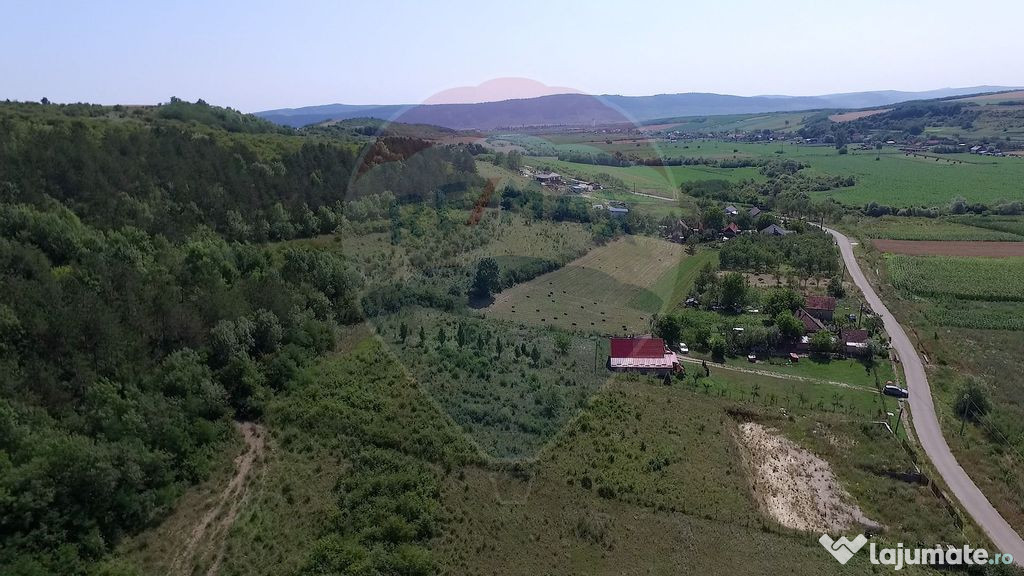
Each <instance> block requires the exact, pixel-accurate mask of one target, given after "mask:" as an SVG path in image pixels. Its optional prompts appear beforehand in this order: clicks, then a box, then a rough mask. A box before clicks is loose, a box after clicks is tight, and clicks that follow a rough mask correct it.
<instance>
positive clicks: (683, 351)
mask: <svg viewBox="0 0 1024 576" xmlns="http://www.w3.org/2000/svg"><path fill="white" fill-rule="evenodd" d="M679 353H680V354H689V353H690V349H689V348H687V347H686V342H680V343H679Z"/></svg>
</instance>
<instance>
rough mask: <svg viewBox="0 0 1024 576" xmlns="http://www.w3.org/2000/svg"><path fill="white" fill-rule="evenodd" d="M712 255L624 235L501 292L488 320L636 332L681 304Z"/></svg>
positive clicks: (608, 331) (655, 240)
mask: <svg viewBox="0 0 1024 576" xmlns="http://www.w3.org/2000/svg"><path fill="white" fill-rule="evenodd" d="M713 258H714V254H713V253H712V252H699V253H698V254H696V255H694V256H687V255H686V254H685V250H684V248H683V247H682V246H680V245H679V244H673V243H670V242H665V241H663V240H657V239H654V238H648V237H643V236H628V237H625V238H623V239H620V240H616V241H614V242H612V243H609V244H607V245H605V246H602V247H599V248H596V249H594V250H592V251H590V252H589V253H587V255H586V256H584V257H582V258H579V259H577V260H574V261H572V262H570V263H569V264H567V265H566V266H565V267H563V268H561V269H559V270H556V271H554V272H551V273H548V274H544V275H542V276H539V277H537V278H535V279H533V280H532V281H530V282H527V283H525V284H520V285H518V286H515V287H513V288H511V289H509V290H506V291H504V292H502V293H501V294H499V295H498V296H497V299H496V301H495V303H494V304H493V305H491V306H490V307H489V308H487V309H486V313H487V314H488V315H489V316H492V317H495V318H502V319H506V320H514V321H517V322H525V323H529V324H534V325H544V326H558V327H560V328H565V329H569V330H581V331H589V332H600V333H621V332H639V331H642V330H644V329H645V328H646V327H647V325H648V323H649V322H650V319H651V317H652V316H653V315H654V314H658V313H660V312H663V311H666V310H669V309H671V308H673V307H674V306H675V305H676V304H677V303H678V301H679V300H680V299H682V298H683V297H684V296H685V294H686V292H687V290H689V286H690V285H691V284H692V282H693V279H694V278H695V277H696V274H697V271H699V269H700V267H701V266H702V265H703V264H704V263H705V262H708V261H711V260H712V259H713Z"/></svg>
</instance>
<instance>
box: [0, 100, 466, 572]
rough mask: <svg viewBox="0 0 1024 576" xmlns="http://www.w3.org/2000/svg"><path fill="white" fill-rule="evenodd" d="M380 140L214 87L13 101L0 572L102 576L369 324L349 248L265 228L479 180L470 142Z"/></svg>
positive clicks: (1, 386)
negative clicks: (238, 426) (242, 430)
mask: <svg viewBox="0 0 1024 576" xmlns="http://www.w3.org/2000/svg"><path fill="white" fill-rule="evenodd" d="M364 146H366V145H365V144H361V143H358V142H354V141H352V140H342V139H339V138H337V137H331V136H329V135H324V134H318V135H313V134H304V133H297V132H294V131H292V130H290V129H283V128H278V127H275V126H273V125H270V124H269V123H266V122H264V121H261V120H259V119H256V118H253V117H249V116H244V115H241V114H239V113H237V112H234V111H231V110H227V109H221V108H216V107H212V106H209V105H207V104H205V103H203V102H201V101H200V102H199V103H197V104H187V103H184V102H181V101H177V100H174V101H172V102H171V104H168V105H164V106H160V107H151V108H121V107H100V106H89V105H73V106H54V105H42V104H12V103H7V104H0V573H2V574H5V575H8V574H10V575H27V574H88V573H92V570H93V568H92V567H93V566H94V561H96V560H97V559H100V558H102V557H103V556H104V555H105V554H106V553H107V552H109V551H110V550H111V549H112V548H113V546H115V545H116V543H117V542H118V541H119V540H120V539H121V538H122V537H123V536H125V535H127V534H130V533H133V532H136V531H138V530H140V529H142V528H143V527H146V526H148V525H151V524H152V523H153V522H155V521H156V520H158V519H159V518H160V517H161V516H162V515H163V514H165V513H166V512H167V510H168V509H169V507H170V506H171V505H172V503H173V502H174V500H175V498H176V497H177V496H178V495H179V494H180V493H181V492H182V490H183V489H184V488H185V487H186V486H188V485H189V484H190V483H193V482H195V481H197V480H199V479H201V478H203V477H205V475H206V474H207V473H208V470H209V467H210V466H211V462H212V460H213V457H214V455H215V453H216V452H217V450H218V447H219V445H220V443H221V442H223V441H224V439H225V438H226V437H227V434H228V432H229V430H230V423H231V421H232V420H233V419H255V418H259V416H260V414H261V410H262V409H263V407H264V405H265V403H266V402H267V401H268V400H269V399H270V398H271V397H273V396H274V395H275V394H276V393H278V392H279V391H282V390H285V389H289V387H290V386H292V383H293V380H294V379H295V377H296V375H297V374H298V373H299V371H300V370H301V369H302V367H303V366H304V365H306V364H309V363H310V362H311V361H312V359H314V358H315V357H316V356H318V355H320V354H322V353H323V352H325V351H328V350H331V349H332V348H333V347H334V340H335V335H336V331H337V328H338V326H339V325H342V324H346V323H352V322H355V321H358V320H359V319H360V318H361V317H362V314H363V311H362V308H361V305H360V298H361V297H362V287H363V284H364V277H363V276H362V275H361V274H359V273H358V271H357V270H356V269H355V268H354V267H353V264H352V262H351V261H350V260H348V259H347V258H346V256H344V255H343V254H342V252H340V251H327V250H320V249H317V248H316V247H315V246H311V245H303V244H294V245H291V244H290V245H287V246H279V245H274V244H273V243H272V242H270V243H268V241H276V240H288V239H292V238H301V237H311V236H314V235H316V234H320V233H322V232H328V231H332V230H334V229H335V228H337V227H338V226H339V225H343V224H344V223H345V222H346V221H347V220H348V218H349V217H353V218H358V217H360V214H358V213H355V214H353V213H350V209H349V206H350V204H351V203H350V202H347V201H348V200H351V199H355V198H361V197H364V196H367V195H369V194H376V193H378V192H383V191H385V190H386V191H390V192H391V194H392V195H391V196H387V197H389V198H391V199H392V202H393V203H394V204H393V205H395V204H398V203H402V202H413V201H422V200H425V199H427V198H428V197H429V198H433V197H434V196H442V195H447V196H448V197H452V198H458V197H460V196H461V195H462V194H463V193H464V192H467V191H477V190H479V189H480V188H481V185H482V180H481V179H480V178H479V177H478V176H477V175H476V174H475V167H474V164H473V160H472V157H471V156H470V155H469V153H468V152H467V151H466V150H465V149H464V148H461V147H443V146H437V147H435V146H430V145H429V143H426V142H422V141H417V140H415V139H412V138H384V139H380V140H377V141H376V142H374V143H373V144H372V145H369V147H368V148H367V147H364ZM410 174H415V175H416V177H415V178H412V177H410ZM354 175H355V176H354ZM376 197H377V196H376V195H375V196H374V198H376ZM469 202H470V203H472V200H469ZM371 203H372V202H371ZM357 204H358V203H357ZM470 205H471V204H470ZM382 209H383V210H384V213H385V214H386V213H387V210H389V208H388V207H386V206H385V207H383V208H382ZM392 210H393V209H392Z"/></svg>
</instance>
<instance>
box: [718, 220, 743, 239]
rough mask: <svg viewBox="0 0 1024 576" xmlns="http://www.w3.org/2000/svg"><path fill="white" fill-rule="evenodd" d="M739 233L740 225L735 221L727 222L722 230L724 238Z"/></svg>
mask: <svg viewBox="0 0 1024 576" xmlns="http://www.w3.org/2000/svg"><path fill="white" fill-rule="evenodd" d="M739 233H740V227H739V225H737V224H736V223H735V222H729V225H728V226H726V227H725V229H724V230H722V234H723V235H724V236H725V237H726V238H733V237H735V236H736V235H738V234H739Z"/></svg>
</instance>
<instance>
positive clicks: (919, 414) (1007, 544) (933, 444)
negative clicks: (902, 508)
mask: <svg viewBox="0 0 1024 576" xmlns="http://www.w3.org/2000/svg"><path fill="white" fill-rule="evenodd" d="M825 230H826V231H827V232H828V233H829V234H831V235H832V236H833V237H835V239H836V242H837V243H838V245H839V251H840V252H841V253H842V255H843V261H844V262H846V269H847V270H848V271H849V273H850V276H852V277H853V281H854V283H855V284H857V286H858V287H859V288H860V291H861V292H863V293H864V298H865V299H866V300H867V301H868V304H870V306H871V309H872V310H874V312H875V313H876V314H878V315H880V316H881V317H882V320H883V321H884V322H885V331H886V332H888V333H889V336H890V338H892V347H893V348H894V349H895V350H896V353H897V354H898V355H899V358H900V361H901V362H902V363H903V371H904V373H905V374H906V380H907V390H908V391H909V392H910V404H911V406H912V407H913V411H912V421H913V423H914V432H915V433H916V434H917V440H918V442H919V443H920V444H921V447H922V448H924V451H925V453H926V454H928V459H929V460H931V462H932V464H933V465H934V466H935V468H936V470H938V472H939V474H940V475H941V476H942V479H943V480H944V481H945V482H946V485H947V486H949V489H950V490H951V491H952V492H953V495H954V496H955V497H956V499H957V500H959V501H960V505H961V506H962V507H963V509H964V510H965V511H966V512H967V514H969V515H970V516H971V518H972V519H973V520H974V523H975V524H977V525H978V526H980V527H981V529H982V530H984V531H985V534H988V537H989V539H991V540H992V543H993V544H995V546H996V548H997V550H990V551H989V552H1002V553H1004V554H1005V553H1010V554H1013V558H1014V560H1015V562H1016V563H1018V564H1021V563H1022V562H1024V540H1021V537H1020V535H1018V534H1017V533H1016V532H1015V531H1014V530H1013V528H1011V527H1010V525H1009V524H1008V523H1007V522H1006V520H1004V519H1003V517H1002V516H1000V515H999V512H997V511H996V509H995V508H994V507H993V506H992V504H991V503H989V501H988V499H987V498H985V495H984V494H982V493H981V490H979V489H978V487H977V486H976V485H975V484H974V482H973V481H972V480H971V478H970V477H969V476H968V475H967V473H966V472H964V469H963V468H962V467H961V466H960V464H959V463H958V462H957V461H956V458H954V457H953V453H952V452H951V451H950V450H949V444H947V443H946V439H945V438H943V437H942V429H941V428H940V427H939V420H938V418H937V417H936V415H935V403H934V402H933V401H932V391H931V388H930V387H929V386H928V377H927V375H926V373H925V370H924V364H923V363H922V362H921V358H920V357H919V356H918V354H917V350H916V349H915V348H914V345H913V344H912V343H911V341H910V338H909V337H907V333H906V332H905V331H904V330H903V327H902V326H900V324H899V322H897V321H896V319H895V318H894V317H893V315H892V314H891V313H890V312H889V310H888V309H887V308H886V307H885V304H883V303H882V300H881V299H880V298H879V297H878V294H876V293H875V290H874V288H872V287H871V284H870V283H869V282H868V279H867V278H866V277H865V276H864V273H863V272H862V271H861V269H860V265H859V264H858V263H857V259H856V258H855V257H854V255H853V246H852V245H851V244H850V239H849V238H847V237H846V236H844V235H843V234H841V233H839V232H837V231H835V230H832V229H830V228H825Z"/></svg>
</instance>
